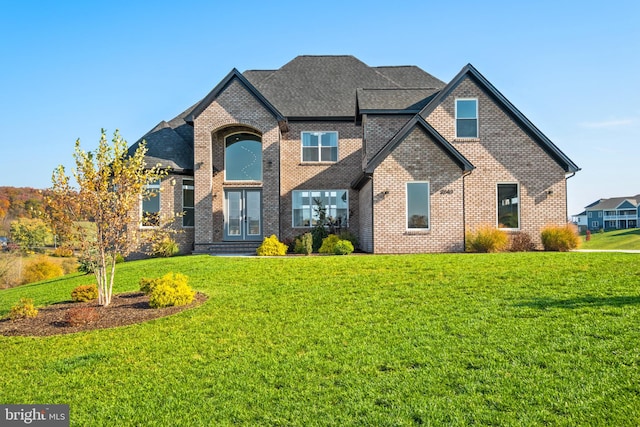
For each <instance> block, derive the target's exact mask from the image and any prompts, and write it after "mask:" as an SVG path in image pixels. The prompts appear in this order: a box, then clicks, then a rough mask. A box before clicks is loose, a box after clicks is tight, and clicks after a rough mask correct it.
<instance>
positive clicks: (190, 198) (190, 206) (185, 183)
mask: <svg viewBox="0 0 640 427" xmlns="http://www.w3.org/2000/svg"><path fill="white" fill-rule="evenodd" d="M193 189H194V186H193V180H192V179H183V180H182V212H183V214H184V215H183V216H182V226H183V227H193V226H194V223H195V203H194V202H195V200H194V194H193Z"/></svg>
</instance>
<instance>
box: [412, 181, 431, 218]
mask: <svg viewBox="0 0 640 427" xmlns="http://www.w3.org/2000/svg"><path fill="white" fill-rule="evenodd" d="M407 228H429V183H427V182H409V183H407Z"/></svg>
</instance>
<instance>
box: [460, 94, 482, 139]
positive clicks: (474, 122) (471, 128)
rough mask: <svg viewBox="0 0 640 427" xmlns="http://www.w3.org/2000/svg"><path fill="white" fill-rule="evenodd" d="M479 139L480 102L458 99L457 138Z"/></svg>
mask: <svg viewBox="0 0 640 427" xmlns="http://www.w3.org/2000/svg"><path fill="white" fill-rule="evenodd" d="M477 137H478V100H477V99H456V138H477Z"/></svg>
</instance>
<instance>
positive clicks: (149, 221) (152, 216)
mask: <svg viewBox="0 0 640 427" xmlns="http://www.w3.org/2000/svg"><path fill="white" fill-rule="evenodd" d="M159 225H160V180H156V181H153V182H151V183H149V184H147V185H146V186H145V194H144V195H143V197H142V226H143V227H157V226H159Z"/></svg>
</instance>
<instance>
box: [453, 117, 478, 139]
mask: <svg viewBox="0 0 640 427" xmlns="http://www.w3.org/2000/svg"><path fill="white" fill-rule="evenodd" d="M456 136H457V137H458V138H477V137H478V121H477V120H476V119H458V120H456Z"/></svg>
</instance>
